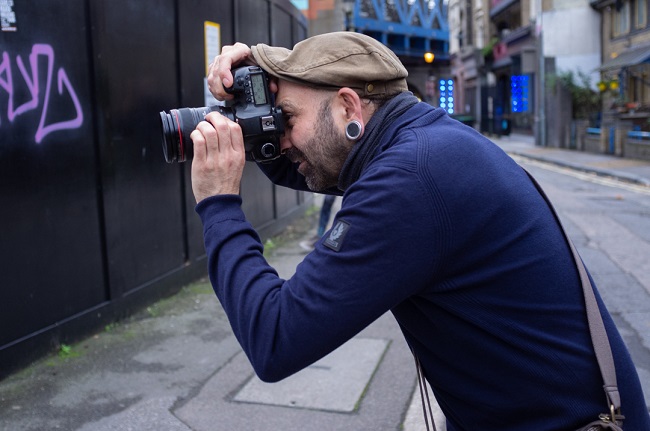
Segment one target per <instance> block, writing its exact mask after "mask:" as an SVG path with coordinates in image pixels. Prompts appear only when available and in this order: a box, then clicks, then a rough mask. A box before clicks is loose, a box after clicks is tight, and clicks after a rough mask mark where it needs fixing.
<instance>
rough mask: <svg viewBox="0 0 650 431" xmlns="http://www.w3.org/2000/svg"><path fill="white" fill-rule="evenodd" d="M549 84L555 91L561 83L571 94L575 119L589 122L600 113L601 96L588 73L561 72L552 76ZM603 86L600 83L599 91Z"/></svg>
mask: <svg viewBox="0 0 650 431" xmlns="http://www.w3.org/2000/svg"><path fill="white" fill-rule="evenodd" d="M547 82H548V84H549V85H550V87H551V88H552V89H555V88H556V85H557V84H558V83H559V84H560V85H561V86H562V87H564V88H565V89H566V90H567V91H568V92H569V94H570V95H571V102H572V104H573V112H572V114H573V115H572V117H573V119H575V120H589V119H592V118H593V117H594V115H597V114H598V112H599V111H600V109H601V106H600V103H601V95H600V93H599V92H598V91H596V90H594V89H593V88H592V85H591V78H590V77H589V76H588V75H587V74H586V73H584V72H582V71H578V72H577V73H576V72H573V71H568V72H561V73H559V74H557V75H550V76H549V78H548V81H547ZM601 84H604V83H602V82H599V83H598V89H599V90H600V88H601ZM617 84H618V82H617ZM605 85H607V84H605ZM609 87H610V89H611V88H612V87H611V86H609Z"/></svg>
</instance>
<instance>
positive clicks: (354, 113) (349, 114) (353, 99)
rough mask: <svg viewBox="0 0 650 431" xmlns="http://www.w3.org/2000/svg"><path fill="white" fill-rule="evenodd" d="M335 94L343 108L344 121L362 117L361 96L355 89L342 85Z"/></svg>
mask: <svg viewBox="0 0 650 431" xmlns="http://www.w3.org/2000/svg"><path fill="white" fill-rule="evenodd" d="M337 96H338V100H339V102H340V103H341V107H342V108H344V109H345V120H346V121H350V120H355V119H356V120H361V119H362V118H363V113H362V109H361V98H360V97H359V95H358V94H357V92H356V91H354V90H352V89H351V88H348V87H343V88H341V89H340V90H339V91H338V93H337Z"/></svg>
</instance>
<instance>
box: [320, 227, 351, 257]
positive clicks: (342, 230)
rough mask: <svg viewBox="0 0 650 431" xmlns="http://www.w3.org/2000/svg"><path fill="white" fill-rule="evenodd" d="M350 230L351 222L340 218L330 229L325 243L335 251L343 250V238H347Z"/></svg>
mask: <svg viewBox="0 0 650 431" xmlns="http://www.w3.org/2000/svg"><path fill="white" fill-rule="evenodd" d="M348 230H350V223H348V222H346V221H343V220H339V221H338V222H337V223H336V225H335V226H334V227H333V228H332V230H331V231H330V234H329V235H328V237H327V239H325V245H326V246H327V247H329V248H331V249H332V250H334V251H339V250H341V246H342V245H343V239H344V238H345V234H347V233H348Z"/></svg>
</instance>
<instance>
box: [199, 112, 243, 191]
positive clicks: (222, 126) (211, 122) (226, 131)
mask: <svg viewBox="0 0 650 431" xmlns="http://www.w3.org/2000/svg"><path fill="white" fill-rule="evenodd" d="M190 137H191V138H192V141H193V142H194V159H193V160H192V191H193V192H194V197H195V199H196V202H197V203H198V202H200V201H202V200H203V199H205V198H207V197H210V196H216V195H222V194H238V193H239V186H240V183H241V177H242V173H243V171H244V164H245V163H246V156H245V153H244V138H243V136H242V131H241V127H239V125H238V124H237V123H235V122H233V121H231V120H229V119H228V118H226V117H224V116H222V115H221V114H219V113H217V112H211V113H210V114H208V115H207V116H206V117H205V121H201V122H200V123H199V124H198V126H196V129H195V130H194V131H193V132H192V134H191V135H190Z"/></svg>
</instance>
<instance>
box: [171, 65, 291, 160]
mask: <svg viewBox="0 0 650 431" xmlns="http://www.w3.org/2000/svg"><path fill="white" fill-rule="evenodd" d="M233 77H234V81H233V85H232V87H229V88H225V90H226V92H227V93H230V94H233V95H234V96H235V98H234V99H233V100H232V101H229V102H227V103H226V105H225V106H220V105H215V106H207V107H202V108H181V109H172V110H170V111H169V113H166V112H164V111H162V112H161V113H160V120H161V121H162V146H163V153H164V154H165V160H166V161H167V163H173V162H184V161H186V160H189V159H191V158H192V155H193V154H194V151H193V149H194V147H193V145H192V140H191V139H190V134H191V133H192V131H193V130H194V129H195V128H196V126H197V124H199V122H201V121H203V119H204V118H205V116H206V115H208V114H209V113H210V112H212V111H217V112H219V113H220V114H221V115H224V116H226V117H228V118H229V119H231V120H232V121H234V122H236V123H238V124H239V126H240V127H241V129H242V132H243V135H244V147H245V151H246V160H249V161H256V162H267V161H271V160H273V159H276V158H278V157H279V156H280V137H281V136H282V135H283V134H284V120H283V118H282V111H281V109H280V108H276V107H275V99H274V97H273V95H272V94H271V91H270V90H269V77H268V74H267V73H266V72H265V71H264V70H262V69H261V68H260V67H257V66H246V67H240V68H238V69H235V70H233Z"/></svg>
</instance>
